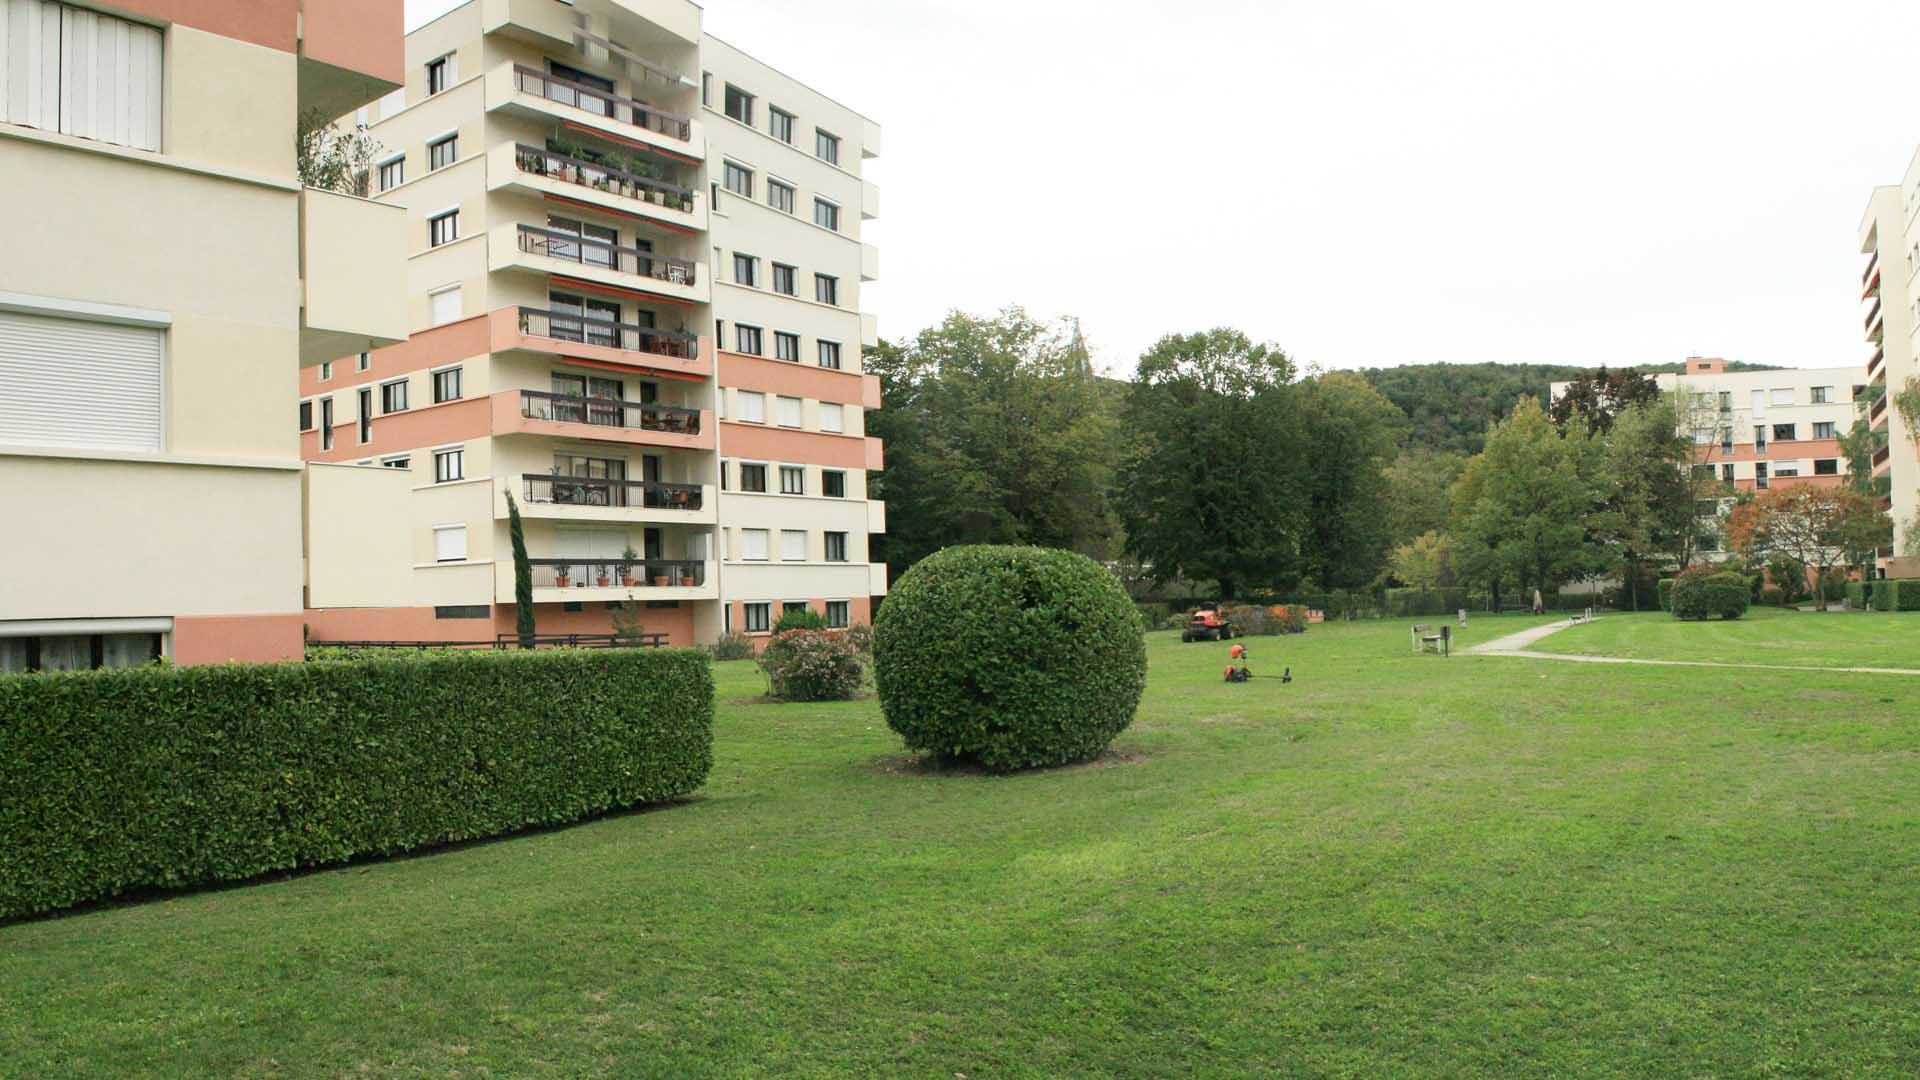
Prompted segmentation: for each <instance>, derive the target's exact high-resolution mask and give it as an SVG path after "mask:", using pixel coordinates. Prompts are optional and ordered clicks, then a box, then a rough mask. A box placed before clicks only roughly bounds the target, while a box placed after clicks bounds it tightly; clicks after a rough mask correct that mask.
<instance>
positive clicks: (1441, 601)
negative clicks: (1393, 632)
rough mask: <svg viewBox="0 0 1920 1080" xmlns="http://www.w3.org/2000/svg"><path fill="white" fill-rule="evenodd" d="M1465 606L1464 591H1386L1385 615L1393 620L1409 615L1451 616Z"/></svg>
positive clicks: (1465, 591)
mask: <svg viewBox="0 0 1920 1080" xmlns="http://www.w3.org/2000/svg"><path fill="white" fill-rule="evenodd" d="M1466 606H1467V590H1465V589H1388V590H1387V614H1388V615H1391V616H1393V617H1395V618H1403V617H1406V616H1410V615H1451V614H1453V613H1454V612H1456V611H1458V610H1460V609H1461V608H1463V607H1466Z"/></svg>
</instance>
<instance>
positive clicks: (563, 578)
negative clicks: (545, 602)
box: [553, 574, 572, 589]
mask: <svg viewBox="0 0 1920 1080" xmlns="http://www.w3.org/2000/svg"><path fill="white" fill-rule="evenodd" d="M553 583H554V586H555V587H556V588H561V589H564V588H566V587H567V586H568V585H569V584H571V583H572V582H571V579H569V578H568V577H567V575H565V574H559V575H557V576H555V577H554V579H553Z"/></svg>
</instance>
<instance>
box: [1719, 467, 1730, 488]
mask: <svg viewBox="0 0 1920 1080" xmlns="http://www.w3.org/2000/svg"><path fill="white" fill-rule="evenodd" d="M1720 479H1721V481H1722V482H1723V483H1728V484H1731V483H1733V466H1732V465H1722V466H1720Z"/></svg>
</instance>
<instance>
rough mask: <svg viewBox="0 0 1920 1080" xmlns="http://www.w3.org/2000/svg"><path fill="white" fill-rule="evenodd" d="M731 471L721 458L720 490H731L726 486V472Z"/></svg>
mask: <svg viewBox="0 0 1920 1080" xmlns="http://www.w3.org/2000/svg"><path fill="white" fill-rule="evenodd" d="M726 399H727V398H726V395H725V394H722V395H720V400H722V401H725V400H726ZM732 471H733V470H732V468H731V467H730V466H729V465H728V464H727V462H726V461H724V460H723V461H721V462H720V490H721V491H731V490H733V489H732V488H730V487H728V486H727V474H728V473H730V472H732Z"/></svg>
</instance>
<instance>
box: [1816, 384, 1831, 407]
mask: <svg viewBox="0 0 1920 1080" xmlns="http://www.w3.org/2000/svg"><path fill="white" fill-rule="evenodd" d="M1832 400H1833V387H1831V386H1816V387H1814V388H1813V403H1814V404H1815V405H1825V404H1827V403H1829V402H1831V401H1832Z"/></svg>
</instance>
